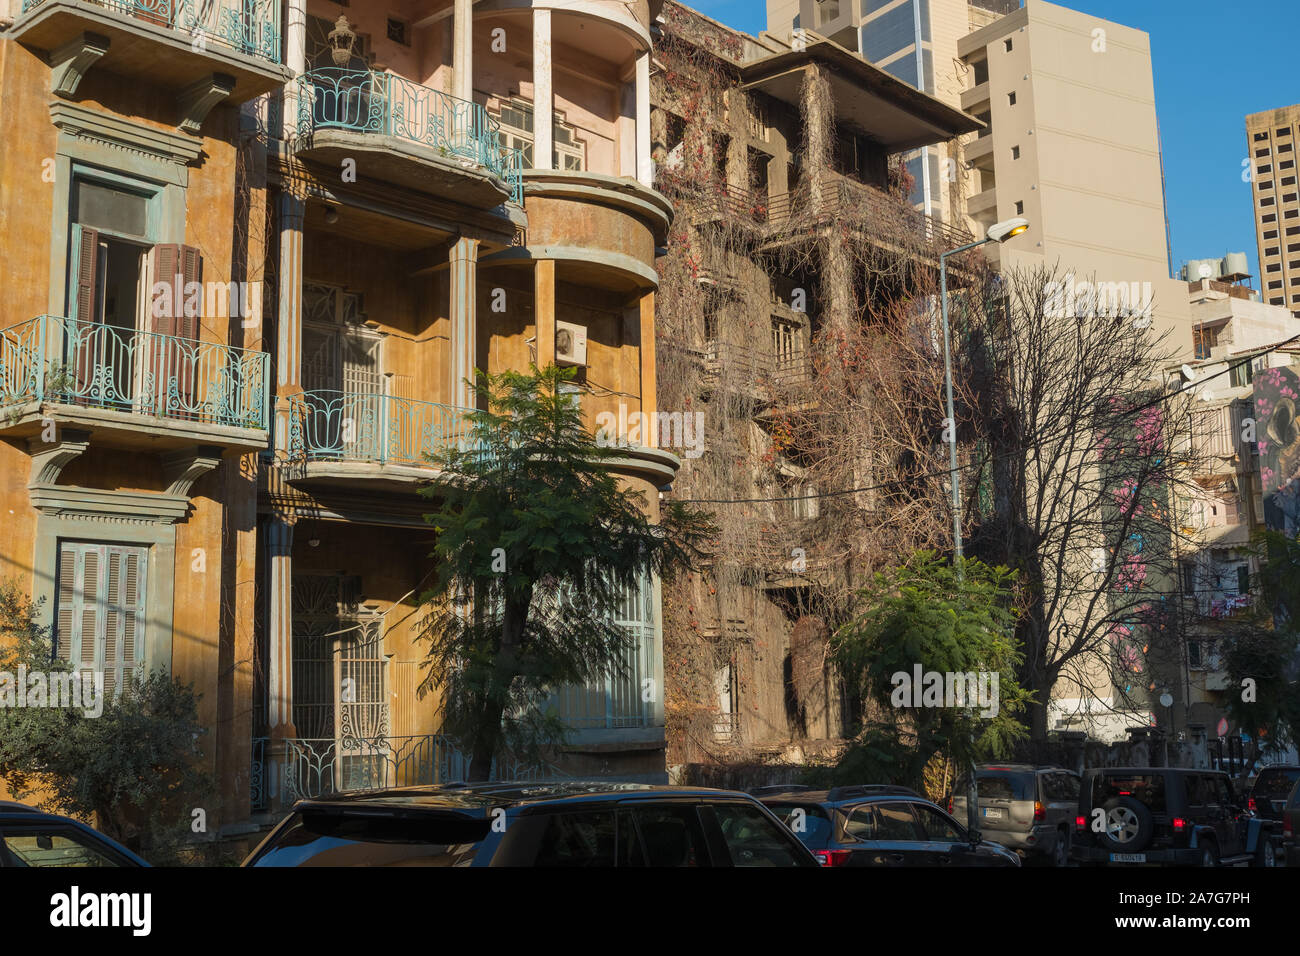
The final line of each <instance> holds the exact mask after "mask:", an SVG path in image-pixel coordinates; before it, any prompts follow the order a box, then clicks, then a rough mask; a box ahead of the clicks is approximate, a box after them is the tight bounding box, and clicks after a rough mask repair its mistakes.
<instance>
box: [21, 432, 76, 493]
mask: <svg viewBox="0 0 1300 956" xmlns="http://www.w3.org/2000/svg"><path fill="white" fill-rule="evenodd" d="M89 447H90V432H88V431H81V430H80V429H76V428H65V429H63V430H62V432H61V434H60V435H59V437H58V439H57V440H56V441H52V442H47V441H42V440H41V439H39V438H29V439H28V440H27V452H28V454H30V455H31V456H32V471H31V475H30V477H29V479H28V485H29V486H30V485H37V484H46V485H52V484H54V483H55V482H57V481H58V480H59V475H61V474H62V473H63V469H64V468H66V467H67V466H68V464H69V462H71V461H72V460H73V459H74V458H76V457H78V456H79V455H81V453H82V452H84V451H85V450H86V449H87V448H89Z"/></svg>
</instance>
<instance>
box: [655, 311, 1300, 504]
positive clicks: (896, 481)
mask: <svg viewBox="0 0 1300 956" xmlns="http://www.w3.org/2000/svg"><path fill="white" fill-rule="evenodd" d="M1298 340H1300V335H1293V336H1292V337H1291V338H1289V339H1286V340H1285V341H1282V342H1278V343H1277V344H1275V345H1270V346H1269V347H1268V348H1266V349H1261V350H1260V351H1258V352H1253V353H1251V354H1250V355H1248V356H1246V358H1244V359H1242V360H1241V361H1240V362H1237V363H1236V364H1229V365H1228V366H1227V367H1226V368H1224V369H1223V371H1221V372H1215V373H1214V374H1213V375H1211V376H1210V377H1209V378H1206V379H1202V380H1201V381H1199V382H1188V383H1187V384H1186V385H1184V386H1182V387H1180V388H1178V389H1176V390H1175V391H1172V392H1168V393H1166V394H1163V395H1161V396H1160V397H1159V398H1157V399H1155V400H1154V401H1150V402H1147V403H1146V404H1143V405H1137V406H1134V407H1133V408H1130V409H1127V410H1126V411H1125V412H1124V413H1123V414H1125V415H1135V414H1137V413H1139V412H1142V411H1145V410H1146V409H1148V408H1154V407H1155V406H1157V405H1160V404H1163V403H1164V402H1166V401H1169V400H1170V399H1172V398H1174V397H1175V396H1178V395H1181V394H1183V393H1184V392H1186V391H1188V390H1190V389H1191V388H1192V387H1193V386H1194V385H1196V386H1200V385H1204V384H1205V382H1208V381H1212V380H1213V379H1216V378H1218V377H1219V376H1220V375H1227V374H1229V373H1231V372H1232V371H1233V370H1234V369H1237V368H1240V367H1241V366H1243V365H1249V364H1250V363H1251V362H1253V361H1254V360H1255V359H1257V358H1259V357H1260V356H1261V355H1271V354H1272V353H1273V352H1276V351H1278V350H1279V349H1281V348H1283V347H1284V346H1287V345H1290V344H1291V343H1292V342H1296V341H1298ZM1071 431H1073V429H1066V430H1064V431H1062V432H1060V433H1059V434H1058V435H1049V436H1047V437H1046V438H1043V439H1041V440H1040V441H1038V442H1035V443H1034V444H1032V445H1028V446H1026V449H1028V448H1036V447H1039V446H1041V445H1043V444H1045V443H1047V442H1049V441H1055V440H1057V439H1058V438H1063V437H1065V436H1066V435H1067V434H1069V433H1070V432H1071ZM968 467H969V466H968ZM951 473H952V469H950V468H943V469H936V470H934V471H926V472H920V473H918V474H915V475H912V476H911V477H909V478H891V479H890V480H889V481H885V482H882V483H880V484H877V485H861V486H859V487H855V488H841V489H837V490H835V491H821V492H817V493H815V494H811V495H779V496H775V497H768V498H672V499H669V500H671V501H673V502H676V503H679V504H689V505H740V504H769V503H776V502H782V501H814V500H820V499H822V498H839V497H843V496H844V495H856V494H860V493H861V492H865V491H883V490H885V489H887V488H893V487H895V486H897V485H902V484H906V483H908V482H912V481H916V480H918V479H921V478H937V477H940V476H942V475H949V474H951Z"/></svg>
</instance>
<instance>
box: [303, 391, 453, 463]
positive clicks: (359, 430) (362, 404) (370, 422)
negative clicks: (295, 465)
mask: <svg viewBox="0 0 1300 956" xmlns="http://www.w3.org/2000/svg"><path fill="white" fill-rule="evenodd" d="M466 411H467V410H466V409H463V408H456V407H454V406H451V405H440V404H438V403H437V402H421V401H417V400H415V399H411V398H394V397H393V396H391V395H378V394H373V393H360V392H338V391H313V392H304V393H302V394H301V395H299V396H297V397H296V398H294V399H293V412H292V417H291V424H290V433H289V451H290V456H291V457H292V458H294V459H297V460H300V461H375V462H393V463H396V464H408V465H425V464H428V463H429V460H428V456H429V455H431V454H433V453H434V452H436V451H439V450H440V449H443V448H447V447H449V446H451V445H453V444H455V443H457V442H462V441H465V440H466V439H467V437H468V436H469V434H470V430H471V428H470V423H469V421H468V420H466V419H465V417H464V416H465V412H466Z"/></svg>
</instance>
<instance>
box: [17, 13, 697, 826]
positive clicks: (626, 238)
mask: <svg viewBox="0 0 1300 956" xmlns="http://www.w3.org/2000/svg"><path fill="white" fill-rule="evenodd" d="M15 2H17V3H18V4H19V5H20V7H19V8H18V9H15V10H12V11H11V14H12V23H11V24H10V25H9V26H8V28H7V29H6V30H5V31H4V32H3V33H0V95H3V97H4V102H5V104H6V109H5V111H4V116H3V119H0V124H2V130H3V135H2V136H0V168H2V169H3V170H4V174H3V180H2V181H0V223H2V224H3V229H2V230H0V253H2V256H3V260H4V261H5V263H6V267H7V275H8V277H9V280H10V284H11V294H10V295H9V296H7V297H6V300H5V305H4V307H3V312H4V314H3V322H0V327H3V328H4V332H3V335H2V336H0V342H2V344H3V350H4V351H3V354H2V355H0V370H3V371H2V372H0V390H2V391H0V404H2V405H3V411H4V416H3V417H0V430H2V431H3V434H2V435H0V438H3V439H4V441H3V442H2V443H0V456H2V458H0V473H3V475H4V476H5V480H4V488H5V496H6V507H7V508H8V509H9V514H10V518H9V520H8V521H7V522H5V523H4V528H3V530H2V531H0V567H2V570H3V573H5V574H7V575H10V576H12V577H16V578H18V579H19V580H20V581H22V582H23V583H24V585H25V586H26V587H28V588H30V590H31V593H32V594H33V595H35V596H37V597H43V598H44V599H45V603H44V613H45V614H46V615H47V618H48V622H49V623H51V624H55V625H56V626H57V627H56V641H57V646H58V650H59V653H61V654H63V655H64V656H65V657H71V659H73V660H77V661H81V662H82V663H83V664H84V665H85V666H87V667H90V668H92V669H97V670H105V671H106V672H108V673H109V674H111V675H116V680H118V681H120V678H121V676H122V675H123V674H125V673H127V672H130V671H141V670H144V669H159V668H161V669H165V670H169V671H170V672H171V673H173V674H174V675H175V676H176V677H178V678H180V679H181V680H183V681H187V682H193V683H194V684H195V686H196V689H197V690H198V691H199V692H200V693H201V694H202V695H203V696H202V701H201V705H200V717H201V719H202V721H203V722H204V724H205V725H206V726H207V727H209V728H210V731H211V732H210V734H209V735H208V736H207V737H206V738H205V740H204V741H203V750H204V754H205V756H204V759H205V761H207V762H208V765H209V769H210V770H211V771H212V772H213V776H214V778H215V779H217V780H218V781H219V782H220V786H221V793H220V795H219V797H220V799H219V801H217V800H216V798H215V796H214V798H213V801H212V802H213V803H217V802H219V804H220V809H219V811H218V810H210V816H211V817H218V818H219V819H217V820H214V821H213V822H212V823H211V824H210V827H211V828H212V829H213V830H214V831H215V830H217V829H218V828H220V827H224V828H225V830H226V832H231V829H232V828H236V829H237V828H239V827H247V826H248V825H249V823H248V821H250V819H251V820H254V821H256V820H257V819H259V817H258V814H260V813H262V812H273V811H275V810H276V809H277V808H279V807H282V806H283V805H285V804H286V803H287V802H289V801H292V800H293V799H295V798H297V797H300V796H305V795H311V794H314V793H321V792H328V791H331V790H338V789H344V788H350V787H356V786H373V785H384V784H389V785H391V784H395V783H414V782H430V781H434V780H439V779H454V778H455V777H456V776H458V775H459V773H461V772H463V769H462V764H461V763H460V761H461V760H462V757H461V756H460V754H459V753H458V751H457V750H456V748H455V747H454V744H453V743H452V742H450V741H448V740H446V739H445V738H443V737H442V736H441V735H440V734H439V733H438V731H439V729H440V725H439V720H438V701H437V700H436V699H434V698H432V697H424V698H421V697H420V696H419V694H418V693H417V685H418V683H419V681H420V679H421V677H422V673H421V672H420V669H419V662H420V660H421V659H422V658H423V652H422V648H421V646H420V644H419V642H418V640H417V638H418V635H419V633H420V621H421V614H420V603H421V602H420V594H421V591H422V588H423V587H424V586H425V585H426V584H427V581H428V574H429V572H430V570H431V561H430V560H429V553H430V551H431V550H432V545H433V540H434V538H433V536H434V531H433V529H431V528H430V527H428V526H427V525H425V523H424V522H423V520H422V517H421V515H422V512H424V511H428V510H430V503H429V502H428V501H427V500H426V499H424V498H422V497H420V496H419V495H418V494H417V489H418V488H419V487H420V486H422V485H425V484H433V485H434V486H435V487H436V485H437V483H438V482H439V481H445V480H448V478H449V476H445V475H442V474H440V473H439V472H438V470H437V469H436V468H435V467H434V466H433V465H432V464H431V463H430V462H429V461H428V458H427V455H428V454H429V453H431V452H433V451H435V450H437V449H438V448H439V447H442V446H443V445H445V444H446V443H451V442H456V441H459V440H460V439H461V437H462V436H463V435H464V434H465V427H466V426H465V421H464V413H465V411H466V410H467V409H468V408H470V407H473V404H474V400H475V399H474V396H473V394H472V392H471V391H470V390H469V389H468V387H467V386H466V385H465V379H466V378H468V377H470V376H471V374H472V371H473V370H474V369H475V368H482V369H486V370H489V371H492V372H499V371H502V370H504V369H519V370H526V369H527V367H528V366H529V364H530V363H533V362H535V363H537V364H539V365H541V366H545V365H548V364H550V363H552V362H557V363H559V364H564V365H570V366H574V367H576V368H577V370H578V371H577V378H576V381H575V385H574V391H575V400H576V401H578V402H580V403H581V406H582V410H583V414H584V418H585V419H586V420H587V421H588V422H590V423H591V424H592V427H593V429H594V427H595V420H596V417H597V416H598V415H600V414H601V413H602V412H606V411H612V412H615V413H617V412H619V411H620V409H621V410H622V411H623V412H624V413H637V412H647V413H650V414H653V412H654V409H655V351H654V322H655V294H656V290H657V286H658V275H657V272H656V268H655V251H656V249H657V248H658V247H660V246H661V245H662V244H663V243H664V242H665V240H666V236H667V229H668V225H669V222H670V220H671V216H672V211H671V208H670V206H669V204H668V203H667V201H666V200H665V199H664V198H663V196H661V195H660V194H659V193H658V192H657V191H655V190H654V189H653V188H652V186H651V163H650V128H649V127H650V123H649V116H650V110H649V92H650V86H649V76H650V48H651V33H650V30H651V24H652V22H653V19H654V14H655V13H656V12H657V9H652V7H655V8H657V4H650V3H647V2H645V0H639V2H632V3H621V2H619V3H615V2H598V0H593V2H580V3H571V2H567V3H566V2H556V3H549V2H527V0H517V2H511V0H505V2H501V3H494V4H491V5H490V9H489V8H488V5H478V6H476V5H474V4H472V3H471V2H470V0H454V2H453V0H427V2H421V3H416V4H413V5H412V4H407V5H405V6H403V7H402V9H401V11H400V13H398V12H396V11H394V10H392V9H383V8H377V7H374V6H372V5H369V4H355V3H354V4H352V5H340V4H337V3H333V2H329V0H286V2H285V3H284V4H283V5H281V3H280V2H279V0H271V2H258V3H252V4H248V3H224V2H219V3H215V4H211V5H205V6H202V7H199V6H195V5H191V4H189V3H178V4H176V5H175V7H174V8H173V7H172V6H170V5H163V6H161V7H160V6H159V5H157V4H153V3H144V2H139V3H136V2H126V3H118V2H114V3H105V4H99V3H95V2H89V3H87V2H72V0H15ZM539 117H550V119H546V120H541V119H539ZM194 290H199V291H198V292H197V293H194V294H193V295H192V293H193V292H194ZM219 292H220V293H221V294H218V293H219ZM209 293H210V294H209ZM173 306H174V308H173ZM652 441H653V438H651V442H652ZM677 463H678V460H677V457H676V456H675V455H673V454H672V453H671V452H669V451H666V450H660V449H658V448H653V447H649V443H648V442H639V443H628V445H627V447H626V448H625V449H624V454H622V455H621V456H620V458H619V460H618V461H617V463H615V465H613V466H612V467H615V468H616V470H617V471H618V474H619V475H620V477H621V478H622V479H623V480H624V482H625V484H626V485H627V486H628V487H630V488H634V489H636V490H638V491H641V492H643V493H644V494H645V496H646V500H647V507H648V508H649V509H650V510H651V511H652V512H654V513H655V514H657V508H658V489H659V488H660V487H661V486H666V485H667V484H668V483H669V482H670V481H671V480H672V477H673V474H674V472H675V469H676V467H677ZM658 601H659V592H658V582H657V581H654V580H646V581H644V582H643V583H642V585H641V587H640V588H638V589H635V590H634V592H632V593H629V594H628V595H627V600H626V602H625V605H624V607H623V608H622V610H621V612H620V623H621V624H623V625H624V626H625V627H626V628H627V629H628V630H629V632H630V633H631V634H632V635H633V636H634V637H635V638H636V649H635V650H634V651H633V652H631V653H630V655H629V660H628V661H626V662H625V663H626V664H627V667H626V668H625V669H624V673H623V674H622V676H621V677H619V678H618V679H613V680H610V681H608V682H606V683H605V684H603V685H602V686H597V687H581V688H578V687H575V688H560V689H557V691H556V693H555V697H554V700H553V701H552V704H551V706H553V707H554V709H555V710H556V711H557V712H559V713H560V715H561V716H562V717H564V718H565V719H566V720H567V721H568V722H569V723H570V725H571V726H572V727H573V728H574V733H573V735H572V738H571V740H570V746H571V749H570V750H568V751H566V752H564V753H562V754H558V755H556V756H555V758H554V763H553V765H552V766H550V767H548V768H546V770H547V772H549V773H579V772H581V773H597V774H599V773H612V772H618V773H620V774H621V775H623V776H625V777H630V778H634V779H661V778H662V776H663V768H664V758H663V753H664V732H663V716H662V695H646V694H645V693H644V688H645V687H646V686H650V685H653V686H662V654H661V642H662V638H661V631H660V626H659V611H658ZM536 769H537V768H523V767H520V766H517V765H515V764H513V763H511V762H510V758H509V755H504V754H503V755H502V756H501V759H500V761H499V766H498V768H497V773H498V774H501V775H506V774H509V775H520V774H525V773H528V772H536ZM209 805H211V804H209Z"/></svg>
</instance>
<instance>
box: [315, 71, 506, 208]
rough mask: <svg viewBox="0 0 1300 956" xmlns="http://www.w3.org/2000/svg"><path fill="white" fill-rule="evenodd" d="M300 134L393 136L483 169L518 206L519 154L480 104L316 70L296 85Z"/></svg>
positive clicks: (379, 76) (367, 75)
mask: <svg viewBox="0 0 1300 956" xmlns="http://www.w3.org/2000/svg"><path fill="white" fill-rule="evenodd" d="M297 84H298V134H299V135H300V136H310V135H311V134H312V133H313V132H315V131H316V130H321V129H340V130H349V131H351V132H356V133H375V134H378V135H382V136H394V137H397V138H398V139H404V140H408V141H409V142H412V143H419V144H420V145H422V146H428V147H429V148H430V149H433V150H436V151H437V152H439V153H441V154H442V155H444V156H454V157H456V158H458V159H460V160H462V161H463V162H465V163H468V164H471V165H475V166H482V167H484V168H485V169H487V170H488V172H490V173H492V174H493V175H495V176H497V177H498V178H499V179H501V180H502V181H504V182H506V183H507V184H508V185H509V186H510V191H511V192H510V199H511V201H512V202H516V203H517V202H521V201H522V198H523V195H522V186H521V183H520V179H519V170H520V168H521V167H522V162H523V161H522V158H520V157H518V156H512V155H511V154H512V153H518V150H507V149H505V148H503V147H502V146H501V145H500V139H501V125H500V124H499V123H498V122H497V121H496V120H495V119H493V118H492V117H491V116H489V115H488V113H487V110H485V109H484V108H483V107H482V106H480V105H479V104H478V103H471V102H468V101H466V100H461V99H457V98H456V97H454V96H449V95H448V94H446V93H443V92H442V91H441V90H435V89H431V88H429V87H427V86H422V85H421V84H419V83H415V82H413V81H411V80H408V79H406V78H405V77H401V76H397V75H396V74H393V73H377V72H374V71H372V70H347V69H342V68H339V67H319V68H317V69H314V70H308V71H307V72H306V73H303V74H302V75H301V76H299V77H298V79H297Z"/></svg>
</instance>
